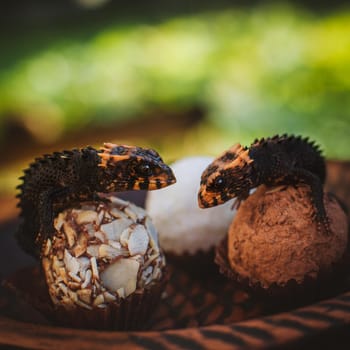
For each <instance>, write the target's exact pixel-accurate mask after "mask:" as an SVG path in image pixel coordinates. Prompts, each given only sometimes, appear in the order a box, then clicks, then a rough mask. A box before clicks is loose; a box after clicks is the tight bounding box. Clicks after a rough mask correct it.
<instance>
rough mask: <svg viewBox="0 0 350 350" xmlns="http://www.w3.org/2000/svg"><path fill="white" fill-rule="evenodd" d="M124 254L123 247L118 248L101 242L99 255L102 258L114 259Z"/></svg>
mask: <svg viewBox="0 0 350 350" xmlns="http://www.w3.org/2000/svg"><path fill="white" fill-rule="evenodd" d="M120 255H122V252H121V249H116V248H113V247H111V246H110V245H107V244H101V245H100V247H99V250H98V256H99V257H100V258H108V259H113V258H115V257H117V256H120Z"/></svg>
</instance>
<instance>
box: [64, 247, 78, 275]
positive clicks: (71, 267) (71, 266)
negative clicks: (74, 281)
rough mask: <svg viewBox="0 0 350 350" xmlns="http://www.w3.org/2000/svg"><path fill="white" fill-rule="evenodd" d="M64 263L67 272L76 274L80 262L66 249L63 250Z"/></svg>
mask: <svg viewBox="0 0 350 350" xmlns="http://www.w3.org/2000/svg"><path fill="white" fill-rule="evenodd" d="M64 264H65V265H66V268H67V270H68V271H69V272H71V273H73V274H75V275H77V274H78V272H79V268H80V264H79V261H78V259H76V258H74V257H73V256H72V255H71V254H70V253H69V251H68V250H67V249H65V250H64Z"/></svg>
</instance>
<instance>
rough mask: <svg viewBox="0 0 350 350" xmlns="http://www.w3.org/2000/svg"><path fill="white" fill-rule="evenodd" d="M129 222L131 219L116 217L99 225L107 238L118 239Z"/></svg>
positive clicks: (130, 222)
mask: <svg viewBox="0 0 350 350" xmlns="http://www.w3.org/2000/svg"><path fill="white" fill-rule="evenodd" d="M131 224H132V221H131V220H130V219H117V220H113V221H111V222H110V223H108V224H104V225H101V231H103V232H104V233H105V235H106V238H107V239H109V240H114V241H118V240H119V239H120V236H121V234H122V232H123V231H124V230H125V229H126V228H127V227H129V226H130V225H131Z"/></svg>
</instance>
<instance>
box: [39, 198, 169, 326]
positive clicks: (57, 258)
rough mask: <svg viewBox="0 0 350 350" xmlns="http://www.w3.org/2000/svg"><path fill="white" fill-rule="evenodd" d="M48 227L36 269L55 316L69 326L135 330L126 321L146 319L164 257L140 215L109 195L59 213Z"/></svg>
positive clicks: (147, 222) (158, 290)
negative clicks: (50, 230) (52, 231)
mask: <svg viewBox="0 0 350 350" xmlns="http://www.w3.org/2000/svg"><path fill="white" fill-rule="evenodd" d="M54 226H55V229H56V234H55V235H54V236H53V237H52V238H49V239H48V240H47V241H46V244H45V246H44V249H43V254H42V255H43V258H42V265H43V268H44V273H45V275H46V281H47V285H48V289H49V294H50V297H51V300H52V302H53V304H54V308H55V309H56V311H57V310H58V311H60V312H59V313H58V315H60V313H61V314H63V316H64V319H65V321H64V322H65V323H66V322H67V325H71V326H78V327H87V328H118V329H130V328H140V327H139V326H135V324H134V322H133V321H132V320H136V321H137V322H138V324H140V322H141V323H142V320H143V321H145V320H146V319H147V317H148V316H149V315H148V314H151V311H152V308H153V306H154V301H155V300H159V299H160V295H161V293H162V290H163V287H164V283H163V280H164V279H165V270H164V269H165V259H164V256H163V254H162V252H161V251H160V248H159V246H158V238H157V232H156V230H155V228H154V226H153V224H152V222H151V220H150V218H149V217H148V216H147V215H146V212H145V211H144V210H143V209H141V208H139V207H137V206H135V205H133V204H131V203H129V202H126V201H123V200H121V199H118V198H116V197H109V201H108V200H105V201H96V202H86V203H81V204H80V205H79V206H76V207H74V208H69V209H66V210H64V211H63V212H61V213H60V214H59V215H58V216H57V217H56V219H55V220H54ZM150 297H151V299H149V298H150ZM150 307H151V309H150ZM126 310H127V311H126ZM77 320H79V322H77ZM59 321H60V322H62V317H59ZM126 321H127V324H126V323H125V322H126ZM76 322H77V323H76ZM81 322H82V324H81Z"/></svg>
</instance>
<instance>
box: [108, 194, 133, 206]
mask: <svg viewBox="0 0 350 350" xmlns="http://www.w3.org/2000/svg"><path fill="white" fill-rule="evenodd" d="M108 199H109V200H110V201H111V202H112V203H113V204H116V205H117V206H119V207H122V208H123V207H127V206H128V205H129V203H130V202H127V201H125V200H123V199H120V198H118V197H115V196H112V197H109V198H108Z"/></svg>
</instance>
